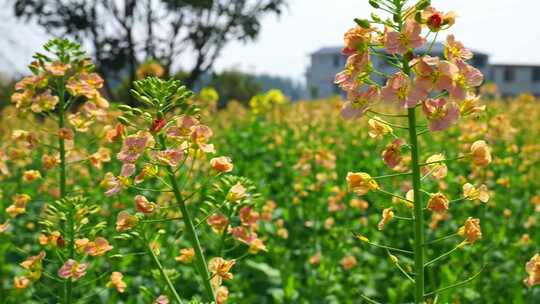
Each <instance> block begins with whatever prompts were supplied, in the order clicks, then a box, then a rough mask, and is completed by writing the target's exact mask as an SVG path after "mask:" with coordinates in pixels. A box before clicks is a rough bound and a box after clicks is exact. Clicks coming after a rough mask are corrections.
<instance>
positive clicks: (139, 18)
mask: <svg viewBox="0 0 540 304" xmlns="http://www.w3.org/2000/svg"><path fill="white" fill-rule="evenodd" d="M284 7H285V0H234V1H232V0H16V1H15V4H14V10H15V15H16V16H17V17H19V18H25V19H26V20H36V21H37V23H38V24H39V25H40V26H42V27H44V28H45V29H46V30H47V31H48V32H50V33H52V34H53V35H58V36H68V37H71V38H74V39H76V40H78V41H80V42H81V43H85V44H87V45H88V44H89V47H91V48H92V49H93V56H94V57H95V62H96V63H97V69H98V71H99V72H100V73H101V74H102V75H104V77H105V78H106V79H107V80H109V83H114V82H115V81H116V82H120V81H122V79H125V78H127V79H128V80H129V83H131V82H132V81H133V80H135V78H136V69H137V66H138V65H139V64H140V63H141V62H143V61H145V60H146V59H148V58H151V59H154V60H157V61H158V62H160V63H161V64H162V65H163V66H164V67H165V76H168V75H170V74H171V73H172V71H171V69H173V68H174V67H178V66H179V65H180V62H179V59H180V58H181V55H184V54H186V53H190V54H191V55H192V56H190V57H192V58H193V63H192V65H191V66H189V67H182V69H183V70H185V71H187V77H186V79H185V84H186V85H187V86H189V87H192V86H193V84H194V83H195V81H197V79H198V78H199V77H200V76H201V75H202V74H204V73H205V72H207V71H209V70H210V69H211V68H212V66H213V64H214V63H215V61H216V59H217V58H218V57H219V56H220V54H221V51H222V50H223V48H224V47H225V45H226V44H227V43H228V42H229V41H234V40H237V41H243V42H248V41H251V40H254V39H255V38H256V37H257V35H258V33H259V31H260V28H261V23H260V19H261V18H262V17H263V16H264V15H267V14H276V15H280V14H281V12H282V9H283V8H284ZM107 91H108V94H109V95H112V90H111V87H110V86H109V87H107ZM113 97H114V96H113Z"/></svg>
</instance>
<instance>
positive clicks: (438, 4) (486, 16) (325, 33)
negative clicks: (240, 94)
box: [216, 0, 540, 80]
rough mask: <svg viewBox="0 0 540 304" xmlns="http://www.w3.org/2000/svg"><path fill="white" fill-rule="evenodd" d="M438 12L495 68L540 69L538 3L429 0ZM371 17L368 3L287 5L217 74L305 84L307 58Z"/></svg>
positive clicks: (231, 51) (228, 55)
mask: <svg viewBox="0 0 540 304" xmlns="http://www.w3.org/2000/svg"><path fill="white" fill-rule="evenodd" d="M431 3H432V5H433V6H434V7H435V8H437V9H439V10H442V11H448V10H453V11H455V12H456V13H457V15H458V19H457V20H456V25H455V26H454V27H453V28H452V29H451V31H452V32H453V33H454V34H455V36H456V38H457V39H458V40H460V41H462V42H463V43H464V44H465V45H466V46H467V47H469V48H471V49H474V50H478V51H482V52H485V53H488V54H489V55H490V56H491V57H490V61H491V62H492V63H493V62H495V63H534V64H540V30H538V28H539V26H538V19H539V18H540V17H539V15H538V12H539V11H540V0H432V2H431ZM371 12H372V8H371V7H370V6H369V5H368V3H367V0H290V1H289V8H288V9H287V11H286V12H285V13H284V14H283V15H282V16H281V17H279V18H276V17H273V16H272V17H267V18H265V19H264V20H263V24H262V31H261V33H260V35H259V38H258V40H257V41H256V42H255V43H251V44H247V45H243V44H240V43H231V44H230V45H229V46H228V47H227V48H226V49H225V51H224V52H223V56H222V57H221V58H220V60H219V61H218V62H217V65H216V69H217V70H221V69H227V68H233V67H240V68H241V69H242V70H246V71H255V72H257V73H270V74H274V75H279V76H285V77H291V78H293V79H296V80H303V79H304V76H303V75H304V72H305V70H306V67H307V66H308V65H309V54H310V53H312V52H314V51H316V50H317V49H319V48H320V47H323V46H341V45H342V44H343V42H342V41H343V40H342V39H343V33H344V32H345V31H346V30H347V29H349V28H350V27H352V26H353V25H354V23H353V21H352V20H353V19H354V18H357V17H359V18H362V17H367V16H369V14H370V13H371Z"/></svg>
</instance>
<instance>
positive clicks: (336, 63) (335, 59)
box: [333, 55, 341, 68]
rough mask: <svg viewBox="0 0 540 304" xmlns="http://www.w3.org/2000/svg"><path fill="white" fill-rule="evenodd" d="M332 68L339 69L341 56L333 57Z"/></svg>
mask: <svg viewBox="0 0 540 304" xmlns="http://www.w3.org/2000/svg"><path fill="white" fill-rule="evenodd" d="M333 57H334V67H336V68H337V67H339V66H340V65H341V62H340V61H341V60H340V59H341V55H334V56H333Z"/></svg>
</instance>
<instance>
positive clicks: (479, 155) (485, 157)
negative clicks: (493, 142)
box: [471, 140, 491, 167]
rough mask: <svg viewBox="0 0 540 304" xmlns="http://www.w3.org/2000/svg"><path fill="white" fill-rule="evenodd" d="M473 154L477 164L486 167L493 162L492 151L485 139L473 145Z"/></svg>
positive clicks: (473, 159) (474, 161)
mask: <svg viewBox="0 0 540 304" xmlns="http://www.w3.org/2000/svg"><path fill="white" fill-rule="evenodd" d="M471 156H472V161H473V163H474V164H475V165H477V166H480V167H486V166H487V165H489V164H490V163H491V151H490V149H489V146H488V145H487V144H486V142H485V141H483V140H477V141H475V142H474V143H473V144H472V145H471Z"/></svg>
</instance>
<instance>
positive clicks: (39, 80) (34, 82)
mask: <svg viewBox="0 0 540 304" xmlns="http://www.w3.org/2000/svg"><path fill="white" fill-rule="evenodd" d="M48 82H49V81H48V79H47V77H46V76H45V75H40V76H36V75H32V76H26V77H24V78H23V79H21V80H20V81H19V82H17V83H16V84H15V90H16V91H23V90H28V91H33V90H35V89H37V88H44V87H46V86H47V84H48Z"/></svg>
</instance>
